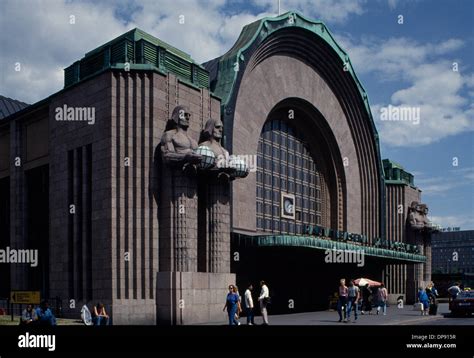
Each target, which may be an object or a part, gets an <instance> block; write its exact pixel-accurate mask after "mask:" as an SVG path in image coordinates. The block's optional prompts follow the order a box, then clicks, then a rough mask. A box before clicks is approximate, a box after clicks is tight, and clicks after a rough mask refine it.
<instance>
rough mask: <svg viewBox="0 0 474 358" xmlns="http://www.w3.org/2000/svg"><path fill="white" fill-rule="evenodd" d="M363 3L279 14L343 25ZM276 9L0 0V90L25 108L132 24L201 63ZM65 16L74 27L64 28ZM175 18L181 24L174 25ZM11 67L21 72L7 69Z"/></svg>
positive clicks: (297, 1) (306, 5)
mask: <svg viewBox="0 0 474 358" xmlns="http://www.w3.org/2000/svg"><path fill="white" fill-rule="evenodd" d="M364 3H365V0H336V1H335V2H334V1H329V0H314V1H310V0H288V1H282V4H283V5H282V6H283V7H284V9H282V10H283V11H286V9H296V10H300V11H302V12H304V14H305V15H307V16H310V17H318V18H321V19H322V20H325V21H334V22H343V21H345V20H347V19H348V17H349V16H351V15H359V14H362V13H363V11H364V9H363V5H364ZM276 4H277V0H271V1H270V0H263V1H254V2H253V5H254V8H253V10H252V9H249V3H248V2H246V1H233V0H205V1H203V0H160V1H152V0H143V1H137V2H135V1H131V0H120V1H118V2H112V1H103V2H95V1H92V0H90V1H89V0H87V1H85V2H79V1H69V0H48V1H42V0H34V1H29V0H3V1H0V19H1V21H0V43H1V44H2V48H3V49H8V51H3V52H2V56H1V58H0V68H1V73H0V93H2V94H3V95H6V96H9V97H12V98H16V99H19V100H22V101H25V102H28V103H34V102H36V101H38V100H41V99H42V98H45V97H47V96H49V95H50V94H52V93H54V92H56V91H58V90H60V89H61V88H62V87H63V71H62V70H63V69H64V68H66V67H67V66H69V65H70V64H72V63H73V62H74V61H76V60H78V59H80V58H82V57H83V56H84V54H85V53H86V52H88V51H90V50H92V49H94V48H96V47H98V46H100V45H102V44H103V43H105V42H107V41H110V40H111V39H113V38H114V37H117V36H119V35H121V34H122V33H124V32H126V31H128V30H130V29H132V28H134V27H138V28H140V29H142V30H144V31H146V32H148V33H150V34H151V35H153V36H156V37H158V38H160V39H161V40H163V41H165V42H168V43H169V44H170V45H173V46H175V47H177V48H179V49H181V50H183V51H186V52H188V53H189V54H190V55H191V56H192V57H193V58H194V59H195V60H196V61H198V62H204V61H207V60H210V59H213V58H215V57H217V56H220V55H222V54H224V53H225V52H226V51H227V50H228V49H230V48H231V47H232V45H233V44H234V42H235V41H236V39H237V38H238V36H239V34H240V31H241V29H242V27H243V26H244V25H246V24H248V23H251V22H253V21H256V20H257V19H259V18H261V17H264V16H274V15H276V12H277V8H276V6H277V5H276ZM239 7H240V9H239ZM230 8H232V9H233V10H232V11H233V13H230V12H229V11H230V10H229V9H230ZM255 9H257V10H255ZM249 11H252V12H249ZM71 15H74V16H75V24H70V23H69V21H70V16H71ZM181 15H183V16H184V24H181V23H180V22H179V20H180V16H181ZM181 19H182V18H181ZM17 62H20V63H21V66H22V67H21V71H20V72H16V71H15V70H14V66H15V63H17Z"/></svg>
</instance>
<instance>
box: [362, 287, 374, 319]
mask: <svg viewBox="0 0 474 358" xmlns="http://www.w3.org/2000/svg"><path fill="white" fill-rule="evenodd" d="M371 296H372V290H371V289H370V287H369V284H366V285H365V286H364V287H363V288H362V305H363V307H362V311H361V313H362V314H365V313H368V314H372V303H371V302H370V298H371Z"/></svg>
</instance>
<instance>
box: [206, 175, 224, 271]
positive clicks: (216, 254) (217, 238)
mask: <svg viewBox="0 0 474 358" xmlns="http://www.w3.org/2000/svg"><path fill="white" fill-rule="evenodd" d="M229 200H230V183H229V182H228V181H227V180H224V179H221V180H219V179H218V178H217V177H214V176H212V177H210V178H209V180H208V187H207V207H208V242H209V245H208V250H209V252H208V253H207V257H208V270H209V272H216V273H217V272H218V273H228V272H230V261H229V254H230V205H229Z"/></svg>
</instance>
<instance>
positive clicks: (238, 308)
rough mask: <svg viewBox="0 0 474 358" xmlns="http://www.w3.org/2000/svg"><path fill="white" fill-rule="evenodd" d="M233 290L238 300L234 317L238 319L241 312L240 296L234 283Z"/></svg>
mask: <svg viewBox="0 0 474 358" xmlns="http://www.w3.org/2000/svg"><path fill="white" fill-rule="evenodd" d="M233 291H234V293H235V294H236V295H237V297H238V298H239V300H238V302H237V312H236V313H235V319H236V320H239V318H240V314H241V313H242V297H241V296H240V293H239V288H238V287H237V285H234V289H233Z"/></svg>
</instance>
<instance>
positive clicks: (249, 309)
mask: <svg viewBox="0 0 474 358" xmlns="http://www.w3.org/2000/svg"><path fill="white" fill-rule="evenodd" d="M252 291H253V285H252V284H249V286H248V288H247V290H246V291H245V314H246V315H247V324H248V325H250V326H251V325H253V324H255V323H254V321H253V298H252Z"/></svg>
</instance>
